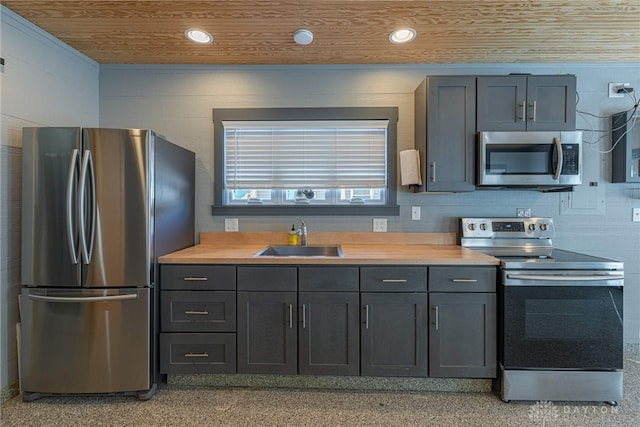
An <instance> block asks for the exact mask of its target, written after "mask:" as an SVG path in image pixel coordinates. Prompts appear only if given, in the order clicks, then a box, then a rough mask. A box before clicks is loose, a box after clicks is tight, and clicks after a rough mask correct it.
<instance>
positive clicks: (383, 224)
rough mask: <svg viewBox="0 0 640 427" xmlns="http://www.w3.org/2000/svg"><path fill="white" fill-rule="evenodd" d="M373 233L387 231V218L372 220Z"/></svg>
mask: <svg viewBox="0 0 640 427" xmlns="http://www.w3.org/2000/svg"><path fill="white" fill-rule="evenodd" d="M373 231H374V232H375V233H385V232H386V231H387V218H373Z"/></svg>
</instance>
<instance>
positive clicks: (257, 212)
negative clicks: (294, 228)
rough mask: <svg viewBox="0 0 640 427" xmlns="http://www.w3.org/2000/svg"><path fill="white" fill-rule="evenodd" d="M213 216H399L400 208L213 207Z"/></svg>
mask: <svg viewBox="0 0 640 427" xmlns="http://www.w3.org/2000/svg"><path fill="white" fill-rule="evenodd" d="M211 215H213V216H230V215H233V216H302V215H314V216H372V215H379V216H399V215H400V206H397V205H377V206H375V205H370V206H308V205H307V206H215V205H214V206H212V207H211Z"/></svg>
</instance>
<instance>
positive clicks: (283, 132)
mask: <svg viewBox="0 0 640 427" xmlns="http://www.w3.org/2000/svg"><path fill="white" fill-rule="evenodd" d="M213 118H214V146H215V149H214V156H215V184H214V191H215V194H214V200H215V205H214V207H213V213H214V215H215V214H221V215H228V214H236V215H243V214H245V215H260V214H269V215H274V214H275V215H277V214H282V215H291V214H296V215H303V214H316V215H327V214H331V215H369V214H380V215H397V214H398V207H397V206H396V205H395V203H396V200H395V197H396V194H395V184H396V155H395V153H396V123H397V108H388V107H384V108H375V107H374V108H296V109H215V110H214V112H213Z"/></svg>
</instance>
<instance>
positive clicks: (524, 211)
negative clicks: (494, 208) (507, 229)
mask: <svg viewBox="0 0 640 427" xmlns="http://www.w3.org/2000/svg"><path fill="white" fill-rule="evenodd" d="M516 216H517V217H518V218H530V217H531V208H516Z"/></svg>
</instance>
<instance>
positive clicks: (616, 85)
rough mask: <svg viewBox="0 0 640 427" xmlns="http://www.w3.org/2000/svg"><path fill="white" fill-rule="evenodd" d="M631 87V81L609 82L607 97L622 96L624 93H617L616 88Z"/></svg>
mask: <svg viewBox="0 0 640 427" xmlns="http://www.w3.org/2000/svg"><path fill="white" fill-rule="evenodd" d="M625 87H631V83H609V98H624V93H618V89H622V88H625Z"/></svg>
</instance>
